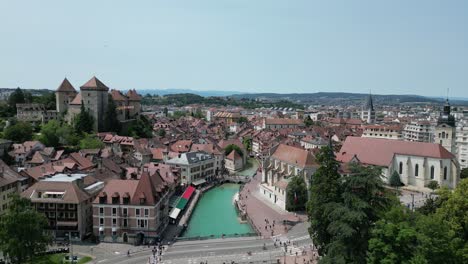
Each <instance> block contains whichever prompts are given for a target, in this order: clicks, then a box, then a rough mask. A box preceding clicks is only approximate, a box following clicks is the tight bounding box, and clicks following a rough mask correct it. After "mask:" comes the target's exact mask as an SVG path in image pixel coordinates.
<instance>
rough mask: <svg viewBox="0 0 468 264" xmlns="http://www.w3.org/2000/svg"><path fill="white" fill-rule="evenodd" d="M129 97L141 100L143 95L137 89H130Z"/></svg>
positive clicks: (132, 99)
mask: <svg viewBox="0 0 468 264" xmlns="http://www.w3.org/2000/svg"><path fill="white" fill-rule="evenodd" d="M127 97H128V99H129V100H131V101H141V96H140V95H139V94H138V93H137V91H136V90H135V89H133V90H128V92H127Z"/></svg>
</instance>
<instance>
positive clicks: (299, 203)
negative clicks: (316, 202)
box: [286, 176, 308, 211]
mask: <svg viewBox="0 0 468 264" xmlns="http://www.w3.org/2000/svg"><path fill="white" fill-rule="evenodd" d="M286 195H287V197H286V201H287V203H286V210H288V211H303V210H304V209H305V206H306V203H307V200H308V197H307V196H308V195H307V185H306V182H305V181H304V177H302V176H294V177H292V178H291V180H290V181H289V183H288V187H287V189H286Z"/></svg>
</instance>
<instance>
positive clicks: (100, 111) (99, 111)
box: [80, 77, 109, 131]
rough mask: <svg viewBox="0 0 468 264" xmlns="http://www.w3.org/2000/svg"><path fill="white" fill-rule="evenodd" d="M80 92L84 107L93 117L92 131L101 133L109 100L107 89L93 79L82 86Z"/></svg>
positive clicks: (96, 79)
mask: <svg viewBox="0 0 468 264" xmlns="http://www.w3.org/2000/svg"><path fill="white" fill-rule="evenodd" d="M80 90H81V92H80V93H81V100H82V102H83V104H84V107H85V108H86V109H88V110H89V112H90V114H91V115H92V116H93V117H94V129H95V130H96V131H102V130H103V128H104V114H105V112H106V109H107V104H108V100H109V97H108V91H109V88H108V87H107V86H106V85H105V84H103V83H102V82H101V81H100V80H99V79H98V78H96V77H93V78H91V80H89V81H88V82H86V83H85V84H83V86H81V87H80Z"/></svg>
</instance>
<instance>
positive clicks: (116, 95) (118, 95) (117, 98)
mask: <svg viewBox="0 0 468 264" xmlns="http://www.w3.org/2000/svg"><path fill="white" fill-rule="evenodd" d="M110 93H111V96H112V99H114V101H126V100H127V97H125V96H124V95H123V94H122V93H121V92H120V91H118V90H114V89H112V90H111V92H110Z"/></svg>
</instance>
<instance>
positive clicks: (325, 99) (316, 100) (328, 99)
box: [232, 92, 468, 105]
mask: <svg viewBox="0 0 468 264" xmlns="http://www.w3.org/2000/svg"><path fill="white" fill-rule="evenodd" d="M367 96H368V94H360V93H328V92H318V93H291V94H277V93H257V94H235V95H232V97H234V98H238V99H241V98H246V99H257V100H266V101H268V100H272V101H275V100H280V99H285V100H290V101H293V102H295V103H298V104H319V105H337V104H341V105H357V104H362V103H363V102H364V101H365V99H366V98H367ZM372 98H373V100H374V102H375V103H376V104H381V105H383V104H387V105H391V104H401V103H442V102H443V101H444V100H443V99H441V98H431V97H425V96H420V95H379V94H373V95H372ZM452 104H460V105H468V101H464V100H456V101H452Z"/></svg>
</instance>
